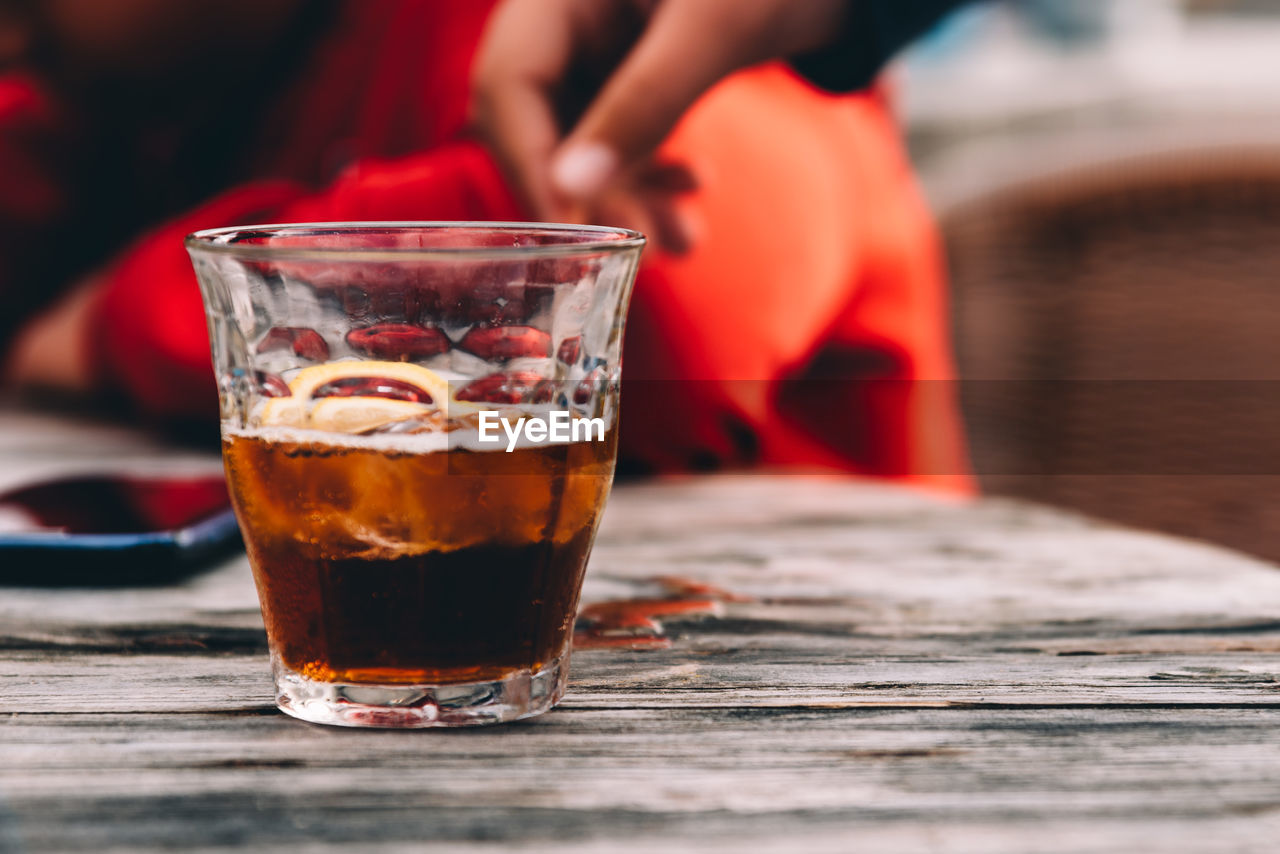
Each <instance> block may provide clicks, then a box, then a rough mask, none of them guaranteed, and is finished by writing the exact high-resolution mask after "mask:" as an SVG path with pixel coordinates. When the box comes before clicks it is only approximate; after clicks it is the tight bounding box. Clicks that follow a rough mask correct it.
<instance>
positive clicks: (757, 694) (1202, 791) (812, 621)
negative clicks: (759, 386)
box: [0, 415, 1280, 854]
mask: <svg viewBox="0 0 1280 854" xmlns="http://www.w3.org/2000/svg"><path fill="white" fill-rule="evenodd" d="M60 431H61V432H60ZM69 440H74V441H70V444H69ZM104 448H105V449H108V453H106V454H105V458H104V454H103V451H102V449H104ZM140 460H146V461H147V462H146V464H148V465H154V466H160V467H174V466H203V465H209V464H210V461H209V460H208V459H207V458H201V457H200V456H199V455H188V454H177V455H174V454H163V455H158V454H156V453H155V452H154V451H153V450H152V449H151V448H150V447H149V446H148V445H147V444H146V443H145V442H139V441H138V440H136V439H133V438H131V437H129V436H128V435H125V434H113V433H111V432H110V431H107V432H102V431H97V432H95V431H86V430H83V429H79V428H78V429H74V430H72V429H68V430H62V428H60V427H59V426H58V425H57V424H56V423H50V424H48V425H44V423H43V422H40V421H37V420H33V419H31V418H27V417H19V416H15V415H8V416H0V471H3V474H2V475H0V483H3V482H5V481H9V482H12V481H16V480H21V479H23V478H28V477H31V476H33V475H34V474H35V473H37V472H40V471H45V470H49V469H63V470H65V469H80V468H83V467H84V465H86V464H88V463H90V462H94V461H96V462H94V464H95V465H98V466H101V467H110V466H114V465H124V466H135V465H137V464H139V461H140ZM673 576H674V577H678V578H682V579H687V580H692V581H698V582H705V583H710V584H713V585H715V586H717V587H719V588H721V589H723V590H725V591H729V592H730V593H732V594H733V595H732V596H722V597H720V599H721V600H725V599H728V600H731V601H717V602H715V603H714V604H712V605H710V606H709V607H710V609H711V610H712V611H713V613H708V614H696V613H695V614H688V615H684V616H677V617H672V618H665V619H664V620H663V624H664V626H665V629H666V632H667V635H668V636H669V637H670V639H671V641H672V645H671V647H670V648H666V649H644V650H626V649H598V650H590V651H583V652H579V653H578V654H576V655H575V657H574V662H573V678H572V681H571V688H570V694H569V696H568V697H567V698H566V700H565V702H564V703H563V705H562V706H561V707H560V708H559V709H557V710H556V711H554V712H552V713H550V714H549V715H547V716H545V717H543V718H541V719H538V720H535V721H531V722H524V723H520V724H515V725H510V726H506V727H500V728H493V729H485V730H473V731H465V732H458V731H453V732H445V731H436V732H408V733H403V732H371V731H365V732H361V731H351V730H340V729H329V728H322V727H316V726H311V725H306V724H302V723H299V722H297V721H294V720H292V719H289V718H286V717H284V716H283V715H281V714H279V713H277V712H276V711H274V709H273V707H272V706H271V701H270V683H269V677H268V673H267V666H266V656H265V642H264V638H263V634H262V630H261V623H260V621H259V618H258V616H257V612H256V605H255V600H254V594H253V588H252V584H251V581H250V578H249V572H248V568H247V566H246V564H245V562H244V560H243V558H240V559H237V560H232V561H230V562H229V563H228V564H227V565H225V566H224V567H221V568H219V569H218V570H216V571H214V572H211V573H209V574H206V575H203V576H201V577H199V578H196V579H193V580H192V581H190V582H189V583H187V584H185V585H183V586H181V587H175V588H170V589H161V590H152V591H136V590H135V591H119V592H100V591H61V592H52V591H37V590H13V589H11V590H5V591H0V722H2V726H3V729H2V730H0V851H8V850H15V851H31V852H38V851H120V852H125V851H128V852H146V851H158V850H172V849H176V848H182V849H192V850H209V851H213V850H223V849H225V848H229V847H235V846H243V847H244V848H246V849H259V850H279V849H287V850H291V851H331V850H346V851H352V850H355V851H376V852H391V851H416V850H422V849H423V848H424V847H431V848H432V849H438V850H451V849H458V850H465V851H511V850H556V851H572V852H583V851H615V850H616V851H636V852H640V851H646V852H647V851H658V850H660V851H695V850H696V851H741V850H753V851H779V852H782V851H794V850H810V851H849V850H865V851H905V852H916V851H921V852H923V851H941V852H982V854H992V853H993V852H995V853H997V854H998V852H1010V853H1011V854H1012V852H1102V851H1130V852H1131V851H1258V852H1264V851H1274V850H1276V848H1277V845H1280V842H1278V841H1277V840H1280V692H1278V691H1277V686H1278V685H1280V682H1277V679H1278V677H1277V673H1280V656H1278V655H1277V653H1280V573H1277V572H1276V571H1275V570H1274V569H1273V568H1271V567H1269V566H1267V565H1264V564H1261V563H1258V562H1256V561H1253V560H1250V559H1247V558H1244V557H1240V556H1237V555H1234V554H1230V553H1227V552H1224V551H1221V550H1218V549H1215V548H1211V547H1208V546H1203V545H1198V544H1195V543H1191V542H1184V541H1178V540H1173V539H1168V538H1164V537H1157V536H1151V535H1146V534H1141V533H1135V532H1130V531H1124V530H1118V529H1115V528H1111V527H1108V526H1105V525H1100V524H1096V523H1093V522H1089V521H1086V520H1082V519H1079V518H1075V517H1069V516H1065V515H1061V514H1059V513H1056V512H1051V511H1047V510H1043V509H1038V508H1032V507H1027V506H1024V505H1016V504H1010V503H1003V502H996V501H990V502H979V503H976V504H968V505H964V504H951V503H946V502H942V501H939V500H937V499H933V498H930V497H926V496H921V495H916V494H912V493H909V492H904V491H897V490H892V489H886V488H882V487H875V486H870V485H867V484H860V483H852V482H848V481H845V480H841V479H835V478H809V479H798V478H783V477H772V476H755V477H724V478H714V479H688V480H672V481H666V482H661V483H653V484H645V485H628V486H625V487H621V488H619V489H618V490H616V492H615V495H614V497H613V500H612V503H611V506H610V510H609V512H608V514H607V520H606V523H605V527H604V531H603V533H602V534H601V537H600V541H599V544H598V547H597V550H596V553H595V556H594V557H593V560H592V569H591V573H590V580H589V582H588V588H587V598H588V599H589V600H591V601H601V600H608V599H631V598H637V597H639V598H646V597H659V598H660V597H662V596H665V595H668V594H669V593H670V591H671V589H672V584H673V583H672V582H671V581H667V582H658V581H655V579H657V578H659V577H673ZM712 598H714V597H712Z"/></svg>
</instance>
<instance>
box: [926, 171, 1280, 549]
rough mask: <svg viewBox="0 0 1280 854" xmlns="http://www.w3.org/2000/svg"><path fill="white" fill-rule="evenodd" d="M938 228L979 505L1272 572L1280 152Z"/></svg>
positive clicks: (1023, 194) (972, 214) (980, 200)
mask: <svg viewBox="0 0 1280 854" xmlns="http://www.w3.org/2000/svg"><path fill="white" fill-rule="evenodd" d="M942 224H943V231H944V235H945V239H946V243H947V247H948V251H949V256H950V263H951V274H952V279H953V288H954V296H953V300H954V303H953V305H954V318H955V335H956V344H957V351H958V357H959V365H960V375H961V378H962V380H963V381H964V382H963V383H962V385H961V400H962V405H963V409H964V414H965V419H966V422H967V424H968V428H969V432H970V442H971V446H972V452H973V457H974V465H975V468H976V470H977V472H978V474H979V476H980V479H981V481H982V483H983V486H984V489H985V490H986V491H987V492H988V493H991V494H998V495H1012V496H1020V497H1025V498H1030V499H1033V500H1037V501H1042V502H1046V503H1050V504H1056V505H1059V506H1064V507H1068V508H1073V509H1077V510H1080V511H1083V512H1085V513H1088V514H1091V515H1094V516H1097V517H1101V518H1105V519H1110V520H1113V521H1116V522H1120V523H1123V524H1127V525H1135V526H1139V527H1145V528H1151V529H1156V530H1162V531H1166V532H1170V533H1174V534H1179V535H1185V536H1191V537H1197V538H1202V539H1206V540H1210V541H1213V542H1216V543H1220V544H1222V545H1226V546H1230V547H1233V548H1237V549H1241V550H1244V551H1247V552H1251V553H1253V554H1256V555H1259V556H1262V557H1265V558H1269V559H1271V560H1275V561H1280V146H1276V147H1252V148H1233V147H1216V148H1211V149H1199V150H1194V151H1183V152H1181V153H1166V154H1158V155H1146V156H1142V157H1136V158H1135V157H1125V158H1120V159H1114V160H1111V161H1109V162H1108V161H1102V162H1096V163H1094V164H1093V165H1089V166H1085V167H1079V168H1075V169H1072V170H1070V171H1066V172H1060V173H1057V174H1054V175H1052V176H1045V177H1041V178H1038V179H1029V180H1022V181H1020V182H1017V183H1015V184H1013V185H1010V186H1006V187H1003V188H1001V189H997V190H992V191H989V192H987V193H986V194H985V195H983V196H981V197H976V198H971V199H969V200H968V201H965V202H961V203H958V204H956V205H954V206H952V207H951V208H950V209H946V210H944V211H943V214H942Z"/></svg>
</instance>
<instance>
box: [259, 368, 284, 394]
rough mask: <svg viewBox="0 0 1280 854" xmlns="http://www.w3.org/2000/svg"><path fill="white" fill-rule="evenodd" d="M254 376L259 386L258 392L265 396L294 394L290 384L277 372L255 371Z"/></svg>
mask: <svg viewBox="0 0 1280 854" xmlns="http://www.w3.org/2000/svg"><path fill="white" fill-rule="evenodd" d="M253 378H254V380H255V382H256V383H257V386H258V389H257V391H258V394H260V395H262V396H263V397H290V396H291V395H292V394H293V392H292V391H290V390H289V384H288V383H287V382H285V381H284V380H283V379H281V378H280V377H278V376H276V375H275V374H269V373H267V372H266V371H254V372H253Z"/></svg>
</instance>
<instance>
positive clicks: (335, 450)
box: [223, 430, 616, 684]
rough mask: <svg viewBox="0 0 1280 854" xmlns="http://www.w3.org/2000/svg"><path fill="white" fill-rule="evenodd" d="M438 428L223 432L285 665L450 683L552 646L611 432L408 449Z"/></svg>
mask: <svg viewBox="0 0 1280 854" xmlns="http://www.w3.org/2000/svg"><path fill="white" fill-rule="evenodd" d="M440 438H442V436H441V434H429V435H425V436H407V437H393V436H375V437H350V438H348V439H346V440H345V441H334V440H330V439H328V438H326V439H324V440H323V441H318V440H316V439H314V438H306V437H297V436H291V435H290V434H288V433H287V432H285V433H283V434H282V433H278V432H277V433H273V432H272V431H270V430H259V431H257V432H249V433H243V434H242V433H235V432H228V434H227V436H226V437H225V438H224V446H223V450H224V459H225V461H226V470H227V477H228V483H229V485H230V489H231V495H232V499H233V501H234V502H235V505H236V509H237V512H238V513H239V518H240V521H241V527H242V530H243V532H244V539H245V544H246V547H247V549H248V552H249V558H250V563H251V564H252V566H253V570H254V577H255V580H256V583H257V587H258V593H259V597H260V600H261V603H262V613H263V617H264V619H265V621H266V626H267V633H268V636H269V638H270V642H271V646H272V650H273V653H274V654H275V655H276V656H277V657H278V658H279V659H280V660H281V662H282V663H283V664H284V665H285V666H286V667H288V668H289V669H291V670H293V671H295V672H297V673H300V674H302V675H303V676H305V677H307V678H309V679H313V680H317V681H320V682H341V683H376V684H418V683H433V684H449V683H463V682H477V681H485V680H498V679H502V678H504V677H505V676H507V675H508V674H511V673H513V672H517V671H520V670H528V671H530V672H533V673H537V672H538V671H540V670H542V669H543V668H545V667H547V666H548V665H550V664H553V663H556V662H558V660H559V659H560V658H562V657H563V656H564V655H565V654H566V652H567V649H568V643H569V640H570V637H571V635H572V630H573V621H574V615H575V613H576V610H577V604H578V591H579V589H580V587H581V582H582V574H583V572H584V570H585V567H586V562H587V556H588V553H589V551H590V548H591V542H592V540H593V538H594V536H595V529H596V524H597V522H598V520H599V514H600V511H601V509H602V507H603V506H604V501H605V497H606V496H607V494H608V490H609V485H610V483H611V481H612V476H613V461H614V456H615V453H616V431H612V430H611V431H609V433H608V434H607V435H606V437H605V441H603V442H601V441H590V442H572V443H567V444H556V445H540V446H536V447H524V448H518V449H516V450H515V451H513V452H511V453H508V452H506V450H505V449H496V450H470V449H466V448H456V447H455V448H453V449H451V450H446V449H440V448H437V449H435V450H431V449H429V448H427V447H424V446H427V445H430V444H433V443H434V444H437V445H438V444H439V439H440ZM424 440H426V441H424Z"/></svg>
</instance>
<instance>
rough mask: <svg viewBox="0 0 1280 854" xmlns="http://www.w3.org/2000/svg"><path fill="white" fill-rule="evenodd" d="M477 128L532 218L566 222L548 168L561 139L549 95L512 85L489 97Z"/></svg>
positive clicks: (532, 87)
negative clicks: (563, 220)
mask: <svg viewBox="0 0 1280 854" xmlns="http://www.w3.org/2000/svg"><path fill="white" fill-rule="evenodd" d="M479 127H480V129H481V132H482V134H483V135H484V136H485V138H486V140H487V141H488V142H489V144H490V147H491V149H492V150H493V154H494V156H495V157H496V158H497V159H498V163H499V165H500V166H501V167H502V169H503V171H504V172H505V173H506V174H507V176H508V178H509V179H510V180H511V182H512V185H513V187H514V189H515V190H516V192H517V194H518V195H519V196H520V197H521V201H522V202H523V203H524V205H525V206H526V207H527V208H528V209H529V213H531V214H532V215H533V216H534V217H536V218H538V219H542V220H555V219H559V218H562V217H561V215H560V212H561V211H562V210H563V205H562V204H561V203H560V201H559V199H558V196H557V194H556V193H554V192H553V191H552V188H551V181H550V172H549V168H548V164H549V163H550V162H551V156H552V153H553V152H554V151H555V148H556V144H557V143H558V142H559V140H560V134H559V130H558V128H557V126H556V121H555V116H554V114H553V112H552V108H551V104H550V101H549V99H548V98H547V96H546V93H545V91H544V90H541V89H539V88H538V87H536V86H532V85H528V84H523V83H512V84H508V85H506V86H503V87H501V88H500V89H499V90H497V91H494V92H491V93H490V95H489V97H488V101H487V105H486V106H485V107H484V108H483V117H482V118H480V121H479Z"/></svg>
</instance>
